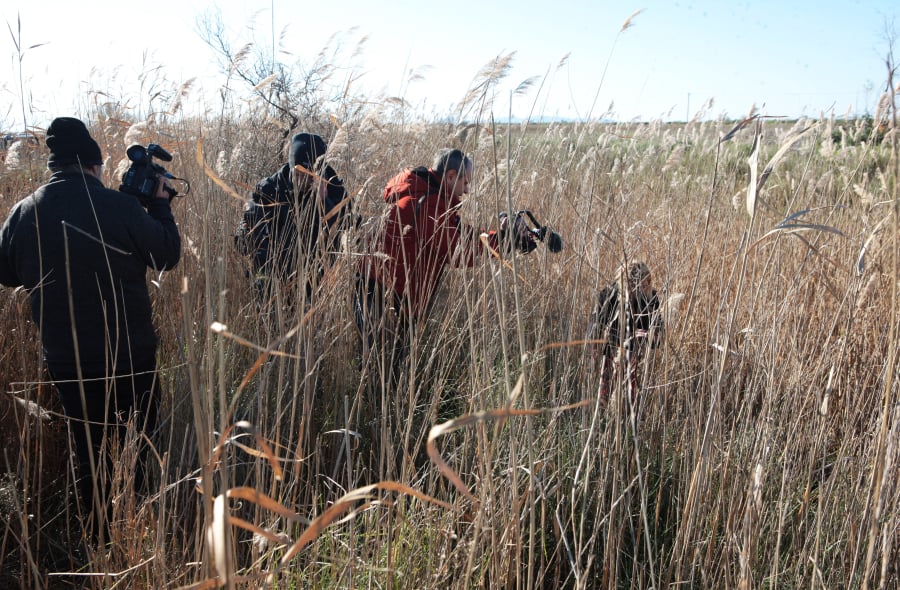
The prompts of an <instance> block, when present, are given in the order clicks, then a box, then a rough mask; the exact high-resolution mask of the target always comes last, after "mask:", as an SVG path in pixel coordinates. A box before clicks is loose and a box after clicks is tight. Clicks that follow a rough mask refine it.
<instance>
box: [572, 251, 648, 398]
mask: <svg viewBox="0 0 900 590" xmlns="http://www.w3.org/2000/svg"><path fill="white" fill-rule="evenodd" d="M623 294H624V295H623ZM589 331H590V334H589V338H590V339H591V340H596V341H602V343H600V344H596V345H595V347H594V349H593V351H592V353H593V354H592V357H593V362H594V366H595V370H596V371H597V373H598V374H599V376H600V399H601V401H602V402H604V403H606V402H607V401H608V400H609V396H610V393H611V392H612V391H613V388H614V386H615V385H616V384H620V385H622V386H627V388H628V392H629V395H630V397H631V400H632V401H636V399H637V394H638V392H639V391H640V390H641V382H640V376H639V373H640V364H641V361H642V360H643V358H644V357H645V355H646V354H647V352H648V351H649V350H651V349H654V348H656V347H658V346H659V345H660V343H661V342H662V339H663V335H664V327H663V322H662V316H661V314H660V305H659V296H658V294H657V292H656V289H654V288H653V281H652V277H651V274H650V269H649V268H648V267H647V265H646V264H645V263H643V262H632V263H628V264H625V265H623V266H622V268H621V269H620V271H619V277H618V279H617V280H616V281H613V282H612V283H610V284H609V285H607V286H606V287H605V288H604V289H603V290H602V291H600V295H599V296H598V297H597V307H596V309H595V310H594V312H593V313H592V315H591V323H590V327H589Z"/></svg>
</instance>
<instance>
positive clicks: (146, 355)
mask: <svg viewBox="0 0 900 590" xmlns="http://www.w3.org/2000/svg"><path fill="white" fill-rule="evenodd" d="M46 143H47V147H48V148H50V158H49V160H48V162H47V167H48V168H49V169H50V170H51V172H52V173H53V176H52V177H51V178H50V182H48V183H47V184H45V185H43V186H41V187H39V188H38V189H37V190H36V191H35V192H34V193H33V194H31V195H29V196H28V197H26V198H25V199H23V200H21V201H19V202H18V203H16V205H14V206H13V208H12V210H11V211H10V214H9V217H8V218H7V219H6V221H5V223H4V224H3V227H2V229H0V283H2V284H4V285H7V286H10V287H19V286H23V287H24V288H25V289H26V290H27V292H28V296H29V299H30V303H31V317H32V319H33V320H34V322H35V324H37V326H38V327H39V328H40V337H41V345H42V348H43V353H44V360H45V363H46V365H47V368H48V370H49V373H50V376H51V378H52V380H53V382H54V385H55V387H56V389H57V390H58V392H59V394H60V399H61V401H62V405H63V408H64V410H65V413H66V415H67V416H68V417H69V419H70V429H71V432H72V435H73V438H74V439H75V443H76V444H75V447H76V452H77V455H78V461H79V468H78V477H79V488H80V490H81V496H82V498H81V499H82V501H83V502H84V503H85V504H86V509H87V512H91V511H92V510H94V509H96V508H97V507H99V506H100V505H106V506H108V498H107V494H108V493H109V486H108V483H107V485H106V486H95V485H94V482H95V480H96V478H97V477H100V476H101V475H102V468H103V467H104V466H105V467H106V468H107V469H108V468H109V467H110V464H109V454H107V455H106V456H105V457H101V455H100V451H101V448H102V445H103V443H104V439H108V443H107V445H108V446H107V448H109V445H111V444H113V443H115V442H116V441H117V443H118V445H119V446H118V448H119V449H121V448H122V447H121V445H122V443H124V437H125V432H126V428H125V423H126V422H127V421H128V420H129V419H130V418H132V417H134V418H135V420H136V425H137V427H138V428H139V431H140V432H146V433H148V434H151V433H152V432H153V430H154V429H155V427H156V415H157V407H158V403H159V385H158V383H157V381H156V347H157V338H156V333H155V330H154V326H153V322H152V317H151V314H152V310H151V306H150V295H149V292H148V290H147V277H146V275H147V269H148V268H152V269H154V270H156V271H162V270H167V269H171V268H172V267H174V266H175V265H176V264H178V261H179V258H180V256H181V237H180V234H179V231H178V226H177V225H176V224H175V219H174V217H173V216H172V210H171V206H170V203H169V198H168V195H167V194H166V192H165V190H164V188H165V187H166V185H165V181H164V180H162V179H160V181H159V184H158V187H157V191H156V195H155V197H156V198H153V199H150V202H148V203H147V205H146V206H147V209H146V210H145V209H144V207H143V206H142V205H141V203H140V201H139V200H138V198H137V197H135V196H132V195H127V194H125V193H121V192H118V191H114V190H109V189H107V188H105V187H104V186H103V183H102V181H101V178H102V167H103V158H102V155H101V151H100V147H99V145H97V142H96V141H94V139H93V138H92V137H91V136H90V133H89V132H88V130H87V128H86V127H85V125H84V123H82V122H81V121H80V120H78V119H74V118H69V117H61V118H57V119H54V120H53V122H52V123H51V124H50V127H49V128H48V129H47V138H46ZM142 438H143V437H142ZM139 444H141V449H140V450H139V453H138V455H139V457H138V465H137V469H136V472H135V474H134V476H135V477H134V480H135V485H136V489H137V490H138V491H142V490H143V488H144V484H145V481H144V468H143V466H144V462H145V460H146V456H147V451H148V449H147V448H146V446H145V445H143V444H142V443H139ZM101 459H105V460H104V461H101ZM105 481H107V482H108V481H109V480H108V477H107V478H106V479H105ZM95 491H96V492H99V493H98V494H96V495H95ZM95 513H96V511H95ZM94 525H95V526H100V523H99V522H97V521H96V519H95V523H94Z"/></svg>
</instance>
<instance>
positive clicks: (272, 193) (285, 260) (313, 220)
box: [235, 164, 350, 279]
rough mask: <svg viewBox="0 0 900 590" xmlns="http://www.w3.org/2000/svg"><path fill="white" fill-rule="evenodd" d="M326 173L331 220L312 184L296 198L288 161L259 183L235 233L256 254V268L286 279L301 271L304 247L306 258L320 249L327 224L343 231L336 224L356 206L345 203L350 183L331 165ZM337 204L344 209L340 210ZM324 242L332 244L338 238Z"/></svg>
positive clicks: (246, 251) (240, 245)
mask: <svg viewBox="0 0 900 590" xmlns="http://www.w3.org/2000/svg"><path fill="white" fill-rule="evenodd" d="M322 176H323V177H324V178H325V179H326V180H327V181H328V193H327V196H326V198H325V203H324V207H323V210H324V212H325V216H326V217H329V216H330V217H329V219H328V221H327V222H324V221H323V219H322V216H320V212H319V208H318V207H317V206H316V202H315V193H314V192H313V191H312V190H310V191H306V192H304V193H301V194H300V195H298V196H297V198H294V187H293V183H292V182H291V167H290V166H289V165H288V164H285V165H284V166H282V167H281V169H279V170H278V172H276V173H275V174H273V175H271V176H269V177H267V178H264V179H262V180H261V181H259V184H257V185H256V190H254V191H253V194H252V195H251V198H250V200H249V201H248V202H247V204H246V206H245V207H244V216H243V219H242V221H241V224H240V226H239V227H238V231H237V233H236V234H235V243H236V244H237V247H238V249H239V250H240V251H241V252H242V253H243V254H245V255H251V256H252V259H253V270H254V272H255V273H258V274H266V275H271V274H277V275H278V276H280V277H281V278H282V279H286V278H288V277H289V276H291V275H292V274H293V273H294V272H296V271H297V268H296V262H295V261H296V259H297V254H298V252H299V253H300V254H301V255H302V257H303V258H305V259H306V260H310V259H311V258H312V257H313V255H314V254H315V253H316V251H317V248H316V246H317V242H318V241H319V233H320V231H321V230H322V229H323V227H324V226H327V229H328V230H329V233H330V234H332V235H333V236H336V235H337V232H336V231H333V230H336V229H339V227H340V225H341V224H342V223H344V222H345V221H346V219H347V217H348V215H347V213H348V212H349V210H350V206H349V204H348V203H344V199H345V197H346V191H345V190H344V183H343V182H342V181H341V179H340V178H338V176H337V173H336V172H335V171H334V170H333V169H332V168H331V166H328V165H326V166H325V169H324V171H323V173H322ZM336 207H340V209H339V210H338V211H335V208H336ZM332 213H334V215H331V214H332ZM324 246H325V247H326V248H329V247H334V244H332V243H328V244H325V245H324Z"/></svg>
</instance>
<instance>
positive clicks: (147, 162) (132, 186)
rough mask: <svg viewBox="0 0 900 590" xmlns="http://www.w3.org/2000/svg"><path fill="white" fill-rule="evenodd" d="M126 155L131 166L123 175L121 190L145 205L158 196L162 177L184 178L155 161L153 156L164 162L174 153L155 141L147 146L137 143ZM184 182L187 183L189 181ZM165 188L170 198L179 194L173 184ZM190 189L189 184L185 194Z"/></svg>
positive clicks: (126, 151)
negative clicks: (157, 188) (174, 174)
mask: <svg viewBox="0 0 900 590" xmlns="http://www.w3.org/2000/svg"><path fill="white" fill-rule="evenodd" d="M125 155H126V156H128V159H129V160H131V166H130V167H129V168H128V170H127V171H126V172H125V174H124V175H123V176H122V184H121V185H120V186H119V190H120V191H121V192H123V193H127V194H129V195H134V196H136V197H137V198H138V199H140V201H141V203H143V204H144V205H146V204H147V203H148V202H150V200H151V199H153V198H154V197H155V196H156V186H157V184H158V183H159V179H160V177H163V178H169V179H172V180H182V179H180V178H177V177H176V176H173V175H172V174H170V173H169V172H168V171H167V170H166V169H165V168H163V167H162V166H161V165H159V164H157V163H156V162H154V161H153V158H158V159H160V160H162V161H163V162H171V161H172V154H170V153H169V152H167V151H166V150H165V149H163V148H162V147H160V146H158V145H156V144H155V143H151V144H149V145H148V146H147V147H144V146H142V145H140V144H137V143H136V144H134V145H132V146H131V147H129V148H128V149H127V150H125ZM182 181H183V180H182ZM183 182H185V184H187V181H183ZM164 188H165V191H166V193H167V194H168V195H169V200H172V199H174V198H175V197H177V196H179V193H178V191H177V190H175V189H174V188H172V187H171V186H166V187H164ZM189 190H190V187H189V186H188V189H187V190H185V192H184V194H187V193H188V191H189Z"/></svg>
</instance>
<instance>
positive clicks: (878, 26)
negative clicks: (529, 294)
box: [0, 0, 900, 129]
mask: <svg viewBox="0 0 900 590" xmlns="http://www.w3.org/2000/svg"><path fill="white" fill-rule="evenodd" d="M439 6H440V4H439V3H434V2H429V3H422V2H414V1H412V0H396V1H388V2H371V0H367V1H362V0H359V1H344V0H331V1H330V2H318V3H313V2H296V1H294V2H288V1H286V0H264V1H251V0H247V1H244V2H235V1H232V2H228V3H225V2H220V3H219V4H218V5H217V4H216V3H212V2H204V1H200V0H155V1H152V2H146V3H139V4H135V3H130V4H129V3H124V2H121V1H112V0H93V1H92V2H90V3H87V4H85V3H72V2H61V1H49V0H32V1H30V2H21V1H16V0H14V1H13V2H9V1H7V2H4V3H3V5H2V8H0V16H2V18H3V20H4V23H5V24H7V25H9V26H10V27H11V28H12V32H13V34H14V35H11V34H10V32H9V31H3V32H2V33H0V35H2V41H0V55H2V56H3V58H4V60H3V66H2V68H3V75H2V76H0V128H4V129H10V128H15V127H16V126H21V122H22V118H23V116H24V117H25V118H26V120H27V121H28V123H29V124H32V125H38V126H41V125H46V123H47V122H48V121H49V120H50V119H52V118H53V117H54V116H57V115H62V114H75V115H80V114H81V113H83V112H87V111H88V109H87V108H86V106H85V105H87V104H89V101H91V100H102V95H97V94H90V93H89V92H88V90H89V89H92V90H101V91H104V92H106V93H107V94H108V95H109V96H111V97H113V98H123V97H128V98H130V99H131V101H132V102H133V103H134V104H136V105H137V104H138V103H140V101H141V98H140V97H143V96H145V95H147V94H149V92H151V91H150V90H148V88H147V84H148V83H149V81H150V80H152V76H150V77H146V76H145V77H144V78H143V84H144V87H143V88H142V87H141V74H142V72H147V71H148V70H150V69H152V68H156V67H158V68H160V72H161V73H163V74H164V75H165V77H166V78H167V79H168V80H171V81H173V82H175V83H178V82H181V81H183V80H186V79H189V78H196V80H197V81H196V85H195V90H194V91H193V94H192V97H193V99H194V100H201V99H207V100H209V99H214V97H215V96H216V95H217V94H218V92H219V89H220V88H221V87H222V85H223V84H224V83H225V77H224V75H223V74H221V73H220V72H219V71H218V68H217V66H216V60H215V56H214V54H213V52H212V51H211V50H210V49H209V48H208V47H207V46H206V45H205V44H204V43H203V42H202V40H201V39H200V36H199V34H198V33H197V28H198V24H197V23H198V18H199V17H200V16H201V15H203V14H208V13H210V12H219V13H220V14H221V15H222V17H223V20H224V22H225V24H226V26H227V30H228V33H227V34H228V35H229V38H230V40H231V41H232V42H233V43H234V45H236V46H240V45H242V44H243V43H245V42H251V41H252V42H255V43H257V45H258V46H259V47H264V48H266V50H267V51H271V47H272V39H273V14H274V37H275V38H276V45H277V47H276V51H278V54H279V55H280V56H281V58H282V59H284V60H287V61H289V62H292V61H293V60H295V59H303V60H304V61H306V62H309V61H311V60H312V59H313V57H314V56H315V55H316V54H317V53H318V52H319V50H320V49H322V47H324V46H325V44H326V43H327V42H328V39H329V38H331V37H332V36H333V35H335V34H337V35H339V38H340V39H343V41H344V43H345V46H346V47H347V50H346V51H345V52H344V53H343V54H342V55H343V57H342V58H341V59H343V60H345V61H344V62H342V65H344V66H347V67H350V66H353V67H356V68H357V71H358V73H361V74H362V76H361V77H360V78H359V79H358V81H357V82H356V88H357V90H360V91H362V92H364V93H365V94H366V95H367V96H369V97H371V98H372V99H377V98H378V97H382V96H397V95H400V94H402V95H403V97H404V98H405V99H407V100H408V101H409V102H410V103H411V104H413V105H414V106H415V107H416V108H418V109H420V110H422V111H423V112H425V113H437V114H440V113H446V112H449V111H450V109H451V107H452V105H454V104H456V103H458V102H459V100H460V99H461V98H462V97H463V96H464V95H465V93H466V91H467V89H468V88H469V84H470V82H471V81H472V79H473V77H474V76H475V75H476V73H477V72H478V70H479V69H480V68H481V67H482V66H483V65H484V64H486V63H487V62H489V61H490V60H491V59H493V58H494V57H495V56H497V55H499V54H503V53H507V52H511V51H515V52H516V53H515V57H514V61H513V69H512V71H511V73H510V75H509V76H508V78H507V81H506V84H505V85H503V86H502V87H501V88H500V89H499V90H498V98H497V100H496V102H495V106H494V109H495V116H497V117H498V118H500V117H504V116H505V115H506V114H507V113H508V112H509V111H510V109H511V110H512V112H513V114H514V115H515V116H520V117H521V116H525V115H527V114H528V112H529V111H531V110H532V108H534V112H535V114H537V115H543V116H547V117H569V118H584V117H586V116H588V114H590V113H593V115H594V116H598V115H600V114H603V113H604V112H605V111H606V110H607V108H608V107H609V106H610V105H611V104H612V111H611V113H612V116H613V117H615V118H617V119H622V120H630V119H643V120H650V119H655V118H664V119H673V120H684V119H685V117H687V116H691V117H693V116H695V115H696V114H697V112H698V111H699V110H700V109H701V107H702V106H703V105H704V104H705V103H706V102H707V101H708V100H709V99H713V105H712V107H711V109H709V110H708V111H706V115H705V116H706V117H707V118H709V117H717V116H719V115H721V114H727V115H728V116H731V117H740V116H742V115H744V114H745V113H747V112H748V111H749V109H750V108H751V106H752V105H756V106H757V107H759V109H760V110H761V112H763V113H764V114H769V115H784V116H791V117H795V116H799V115H810V116H818V115H819V114H820V113H821V112H829V111H832V110H833V111H834V113H835V114H836V115H838V116H842V115H844V114H846V113H848V112H856V113H858V112H866V111H869V112H871V111H873V110H874V104H875V101H876V100H877V97H878V96H879V94H880V93H881V92H883V90H884V87H885V80H886V69H885V65H884V57H885V55H886V53H887V50H888V43H887V40H886V33H885V32H886V29H890V28H891V27H892V26H894V25H896V26H897V27H900V8H898V6H897V4H896V2H888V1H883V0H871V1H868V2H864V1H855V0H847V1H844V2H812V1H805V0H804V1H793V2H783V1H782V2H778V1H769V0H746V1H742V2H724V1H722V2H713V1H689V0H675V1H657V0H649V1H643V2H630V1H625V2H622V1H619V2H612V1H593V2H590V1H574V0H553V1H549V2H548V1H547V0H544V1H542V2H537V1H533V0H519V1H507V0H493V1H490V0H487V1H483V2H471V1H469V0H457V1H456V2H453V3H448V4H447V8H445V9H441V8H432V10H431V11H430V12H429V11H428V10H427V8H428V7H439ZM637 10H642V12H641V13H640V14H638V15H637V16H636V17H634V19H633V21H632V26H631V27H630V28H628V29H627V30H626V31H624V32H620V29H621V27H622V24H623V23H624V22H625V21H626V19H628V17H629V16H630V15H632V14H633V13H634V12H635V11H637ZM51 15H52V17H51ZM19 18H20V19H21V34H20V33H19V32H18V24H17V19H19ZM13 36H15V37H16V38H20V39H21V44H22V46H23V47H31V46H33V45H38V44H43V45H41V46H39V47H33V48H29V49H25V50H24V52H23V53H22V56H21V57H22V59H21V62H20V60H19V54H18V53H17V50H16V48H15V44H14V43H13V40H12V38H13ZM363 37H365V38H366V41H365V43H364V44H363V46H362V52H361V53H360V54H359V56H357V57H355V58H351V55H350V54H351V52H352V49H353V47H354V46H355V45H356V43H357V42H359V41H360V40H361V39H362V38H363ZM279 39H280V40H279ZM895 51H896V52H897V54H898V59H900V45H895ZM565 56H568V58H567V60H566V61H565V64H564V65H563V66H562V67H558V65H559V63H560V61H561V60H562V59H563V57H565ZM20 63H21V66H22V79H23V82H24V83H23V84H22V86H24V93H23V91H22V90H21V88H20V84H19V74H20V72H19V64H20ZM411 70H416V71H419V72H421V73H422V75H423V76H424V79H422V80H419V81H417V82H415V83H413V84H411V85H408V84H406V83H405V80H406V79H407V73H408V72H409V71H411ZM604 70H606V73H605V76H604ZM533 76H538V77H541V78H543V79H544V84H543V87H542V89H541V90H540V92H538V90H537V87H536V86H535V87H533V89H532V90H531V92H529V93H528V94H526V95H524V96H515V97H513V98H512V99H511V98H510V92H511V90H512V89H513V88H515V87H516V86H518V85H519V83H521V82H522V81H524V80H526V79H528V78H531V77H533ZM23 96H24V99H23ZM595 100H596V106H594V107H593V110H592V105H593V104H594V103H595ZM510 102H512V104H511V105H510ZM23 104H24V105H25V107H24V111H25V113H24V115H23Z"/></svg>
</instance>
